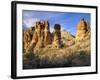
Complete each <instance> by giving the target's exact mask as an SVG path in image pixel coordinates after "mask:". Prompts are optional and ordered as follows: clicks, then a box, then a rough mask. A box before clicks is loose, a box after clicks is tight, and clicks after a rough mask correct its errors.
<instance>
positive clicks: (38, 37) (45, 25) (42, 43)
mask: <svg viewBox="0 0 100 80" xmlns="http://www.w3.org/2000/svg"><path fill="white" fill-rule="evenodd" d="M60 29H61V26H60V25H59V24H55V26H54V33H53V34H51V32H50V29H49V22H48V21H47V20H45V21H38V22H36V25H35V28H34V29H33V28H29V31H26V32H25V31H24V33H25V34H24V35H25V39H24V46H25V48H24V49H25V50H26V53H28V52H33V51H34V49H35V50H36V49H39V48H44V47H47V46H49V45H51V48H59V47H60V46H61V31H60ZM33 30H34V31H33ZM26 38H28V39H26ZM25 40H26V41H25Z"/></svg>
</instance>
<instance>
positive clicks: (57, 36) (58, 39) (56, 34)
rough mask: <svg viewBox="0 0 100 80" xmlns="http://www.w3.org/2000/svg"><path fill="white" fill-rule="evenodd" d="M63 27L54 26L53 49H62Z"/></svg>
mask: <svg viewBox="0 0 100 80" xmlns="http://www.w3.org/2000/svg"><path fill="white" fill-rule="evenodd" d="M60 30H61V26H60V25H59V24H55V26H54V37H53V44H52V45H53V48H60V47H61V31H60Z"/></svg>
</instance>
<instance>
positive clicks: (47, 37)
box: [44, 21, 52, 46]
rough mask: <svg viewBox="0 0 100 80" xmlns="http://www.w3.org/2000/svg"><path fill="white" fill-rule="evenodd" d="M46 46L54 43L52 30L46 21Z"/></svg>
mask: <svg viewBox="0 0 100 80" xmlns="http://www.w3.org/2000/svg"><path fill="white" fill-rule="evenodd" d="M44 26H45V29H44V46H47V45H48V44H51V43H52V37H51V33H50V29H49V22H48V21H44Z"/></svg>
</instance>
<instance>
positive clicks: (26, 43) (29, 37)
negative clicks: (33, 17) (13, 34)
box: [23, 27, 34, 50]
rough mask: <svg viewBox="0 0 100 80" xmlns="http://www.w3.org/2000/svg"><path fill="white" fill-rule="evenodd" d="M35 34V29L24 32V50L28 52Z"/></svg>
mask: <svg viewBox="0 0 100 80" xmlns="http://www.w3.org/2000/svg"><path fill="white" fill-rule="evenodd" d="M33 33H34V27H31V28H29V29H28V30H26V31H24V32H23V49H24V50H27V48H28V47H29V45H30V42H31V40H32V36H33Z"/></svg>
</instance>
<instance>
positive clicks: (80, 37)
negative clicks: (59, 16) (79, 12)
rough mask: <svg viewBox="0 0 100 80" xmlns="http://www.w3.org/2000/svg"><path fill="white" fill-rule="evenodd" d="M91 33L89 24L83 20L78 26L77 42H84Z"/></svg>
mask: <svg viewBox="0 0 100 80" xmlns="http://www.w3.org/2000/svg"><path fill="white" fill-rule="evenodd" d="M89 33H90V29H89V27H88V25H87V22H86V21H85V20H84V18H82V19H81V20H80V22H79V23H78V25H77V32H76V42H82V41H84V40H85V39H86V37H87V36H88V35H89Z"/></svg>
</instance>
